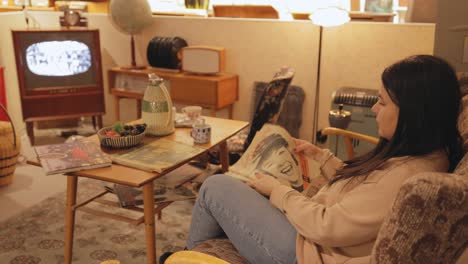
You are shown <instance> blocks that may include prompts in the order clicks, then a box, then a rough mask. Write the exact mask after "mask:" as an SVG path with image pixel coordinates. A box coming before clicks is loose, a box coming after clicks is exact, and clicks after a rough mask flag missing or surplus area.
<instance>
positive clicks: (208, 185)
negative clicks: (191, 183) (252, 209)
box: [198, 174, 243, 199]
mask: <svg viewBox="0 0 468 264" xmlns="http://www.w3.org/2000/svg"><path fill="white" fill-rule="evenodd" d="M240 184H243V183H242V182H241V181H239V180H237V179H235V178H233V177H231V176H227V175H224V174H217V175H213V176H211V177H209V178H208V179H206V180H205V181H204V182H203V185H202V186H201V188H200V192H199V194H198V197H199V198H200V197H201V198H202V199H221V198H222V197H224V196H225V195H226V193H229V192H230V191H232V189H233V188H236V186H239V185H240Z"/></svg>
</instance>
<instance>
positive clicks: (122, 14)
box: [109, 0, 153, 69]
mask: <svg viewBox="0 0 468 264" xmlns="http://www.w3.org/2000/svg"><path fill="white" fill-rule="evenodd" d="M109 17H110V19H111V21H112V25H114V27H116V28H117V29H118V30H120V31H121V32H123V33H125V34H129V35H130V36H131V39H130V44H131V66H130V67H127V68H133V69H134V68H144V67H141V66H137V65H136V61H135V40H134V35H135V34H138V33H140V32H141V31H142V30H143V29H145V28H146V27H148V26H150V25H151V23H152V21H153V19H152V13H151V8H150V5H149V3H148V1H147V0H131V1H129V0H111V1H110V3H109Z"/></svg>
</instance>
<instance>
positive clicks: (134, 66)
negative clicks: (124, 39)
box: [120, 34, 146, 70]
mask: <svg viewBox="0 0 468 264" xmlns="http://www.w3.org/2000/svg"><path fill="white" fill-rule="evenodd" d="M130 52H131V56H132V57H131V58H132V62H131V65H129V66H122V67H120V68H121V69H123V70H143V69H146V66H144V65H137V64H136V60H135V38H134V36H133V34H132V35H131V38H130Z"/></svg>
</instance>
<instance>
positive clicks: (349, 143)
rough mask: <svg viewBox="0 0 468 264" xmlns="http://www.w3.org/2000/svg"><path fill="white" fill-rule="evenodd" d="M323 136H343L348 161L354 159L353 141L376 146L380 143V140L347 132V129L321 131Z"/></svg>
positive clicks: (333, 128) (327, 128)
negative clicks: (361, 141)
mask: <svg viewBox="0 0 468 264" xmlns="http://www.w3.org/2000/svg"><path fill="white" fill-rule="evenodd" d="M321 131H322V135H327V136H328V135H337V136H342V137H343V140H344V143H345V148H346V155H347V157H348V159H353V158H354V146H353V139H357V140H363V141H366V142H369V143H371V144H374V145H376V144H377V142H379V139H378V138H375V137H371V136H368V135H364V134H361V133H358V132H354V131H350V130H345V129H340V128H336V127H326V128H324V129H322V130H321Z"/></svg>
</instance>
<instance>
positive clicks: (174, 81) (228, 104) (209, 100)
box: [108, 67, 239, 120]
mask: <svg viewBox="0 0 468 264" xmlns="http://www.w3.org/2000/svg"><path fill="white" fill-rule="evenodd" d="M149 73H155V74H157V75H158V76H159V77H161V78H163V79H165V80H166V81H167V83H166V86H167V88H168V89H169V91H170V94H171V98H172V101H174V102H175V103H180V104H185V105H199V106H202V107H204V108H208V109H210V115H211V116H216V112H217V111H218V110H221V109H225V108H227V109H228V112H229V118H230V119H232V107H233V104H234V103H235V102H236V101H237V99H238V96H239V85H238V83H239V78H238V76H237V75H236V74H231V73H221V74H218V75H194V74H187V73H180V72H177V73H175V72H169V71H163V70H158V69H154V68H150V67H148V68H146V69H143V70H129V69H122V68H121V67H114V68H112V69H110V70H109V71H108V80H109V92H110V93H111V94H112V95H113V96H114V98H115V102H114V104H115V114H116V117H117V119H118V120H119V119H120V99H122V98H133V99H136V100H137V115H138V118H139V117H140V115H141V110H140V109H141V99H142V98H143V94H144V89H145V87H146V83H147V80H148V74H149ZM134 86H139V87H134Z"/></svg>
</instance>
